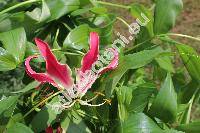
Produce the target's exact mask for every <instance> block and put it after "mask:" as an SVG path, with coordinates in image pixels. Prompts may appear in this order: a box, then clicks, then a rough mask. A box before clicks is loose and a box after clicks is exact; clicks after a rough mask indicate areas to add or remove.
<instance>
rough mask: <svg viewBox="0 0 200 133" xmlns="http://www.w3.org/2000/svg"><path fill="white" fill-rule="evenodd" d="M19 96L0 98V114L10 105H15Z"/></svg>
mask: <svg viewBox="0 0 200 133" xmlns="http://www.w3.org/2000/svg"><path fill="white" fill-rule="evenodd" d="M18 97H19V96H10V97H7V98H5V99H2V100H0V109H1V110H0V115H1V114H2V113H3V112H4V111H6V110H7V109H9V108H10V107H11V106H12V105H16V103H17V99H18Z"/></svg>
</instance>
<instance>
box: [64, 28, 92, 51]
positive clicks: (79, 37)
mask: <svg viewBox="0 0 200 133" xmlns="http://www.w3.org/2000/svg"><path fill="white" fill-rule="evenodd" d="M88 38H89V26H88V25H86V24H84V25H80V26H78V27H77V28H75V29H73V30H72V31H71V32H70V33H69V34H68V35H67V38H66V39H65V41H64V43H63V47H64V48H73V49H78V50H80V49H83V48H85V49H88V46H89V45H88Z"/></svg>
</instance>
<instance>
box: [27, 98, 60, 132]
mask: <svg viewBox="0 0 200 133" xmlns="http://www.w3.org/2000/svg"><path fill="white" fill-rule="evenodd" d="M56 102H58V97H55V98H53V99H52V100H51V102H49V103H48V104H49V105H51V104H55V103H56ZM56 116H57V112H56V110H54V108H52V106H48V105H46V106H44V107H43V108H42V109H41V110H40V112H38V113H37V115H36V116H35V117H34V118H33V120H32V121H31V123H30V127H31V128H32V129H33V130H34V131H36V132H41V131H42V130H45V129H46V128H47V127H48V126H49V125H52V124H53V123H54V120H55V119H56Z"/></svg>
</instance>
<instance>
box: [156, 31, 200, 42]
mask: <svg viewBox="0 0 200 133" xmlns="http://www.w3.org/2000/svg"><path fill="white" fill-rule="evenodd" d="M163 35H168V36H178V37H184V38H189V39H192V40H195V41H200V38H196V37H193V36H189V35H184V34H177V33H167V34H161V35H158V36H163Z"/></svg>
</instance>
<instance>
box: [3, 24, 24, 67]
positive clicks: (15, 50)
mask: <svg viewBox="0 0 200 133" xmlns="http://www.w3.org/2000/svg"><path fill="white" fill-rule="evenodd" d="M0 41H1V42H2V43H3V46H4V48H5V49H6V50H7V51H8V53H10V54H12V55H13V56H14V57H15V60H16V63H21V62H22V61H23V59H24V55H25V50H26V33H25V31H24V28H18V29H14V30H10V31H7V32H3V33H0Z"/></svg>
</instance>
